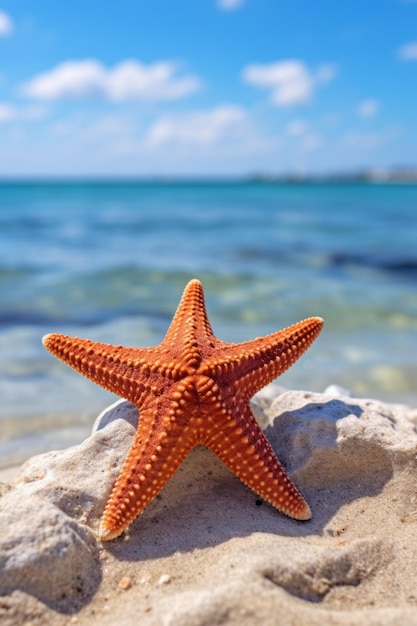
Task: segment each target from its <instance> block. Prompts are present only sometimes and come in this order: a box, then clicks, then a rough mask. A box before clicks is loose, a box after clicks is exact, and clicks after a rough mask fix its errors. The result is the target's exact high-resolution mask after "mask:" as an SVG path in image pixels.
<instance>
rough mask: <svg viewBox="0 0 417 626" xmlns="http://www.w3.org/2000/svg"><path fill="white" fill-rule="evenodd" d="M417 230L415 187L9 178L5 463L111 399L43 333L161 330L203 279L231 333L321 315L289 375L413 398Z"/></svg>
mask: <svg viewBox="0 0 417 626" xmlns="http://www.w3.org/2000/svg"><path fill="white" fill-rule="evenodd" d="M416 233H417V186H411V185H410V186H406V185H401V186H400V185H273V184H271V185H267V184H262V185H261V184H249V183H246V184H244V183H242V184H239V183H233V184H232V183H230V184H226V183H224V184H220V183H219V184H186V183H181V184H180V183H176V184H174V183H173V184H134V183H112V184H103V183H96V184H92V183H91V184H87V183H77V184H75V183H73V184H69V183H67V184H58V183H55V184H28V183H26V184H2V185H0V288H1V292H0V293H1V307H0V393H1V397H2V403H1V406H0V433H1V439H0V465H3V466H5V465H8V464H10V463H13V462H19V461H20V460H22V459H24V458H26V457H27V456H30V455H31V454H33V453H35V452H39V451H42V450H46V449H51V448H54V447H61V446H66V445H68V444H69V443H74V442H77V441H79V440H80V439H82V437H84V436H85V435H86V434H87V433H88V431H89V428H90V426H91V423H92V421H93V418H94V417H95V415H97V413H98V412H99V411H100V410H101V409H102V408H103V407H104V406H106V404H108V403H109V402H110V401H112V400H113V399H114V397H113V396H112V395H111V394H108V393H107V392H105V391H103V390H101V389H99V388H98V387H96V386H95V385H94V384H92V383H90V382H89V381H87V380H85V379H83V378H82V377H80V376H79V375H77V374H75V373H74V372H72V371H71V370H70V369H69V368H67V367H66V366H65V365H63V364H61V363H59V362H58V361H56V360H55V359H54V358H53V357H52V356H51V355H49V354H48V353H46V352H45V351H44V349H43V348H42V345H41V337H42V335H43V334H44V333H46V332H62V333H68V334H73V335H78V336H81V337H89V338H91V339H95V340H98V341H105V342H112V343H124V344H126V345H142V346H145V345H153V344H156V343H159V341H160V340H161V339H162V337H163V335H164V332H165V330H166V329H167V327H168V324H169V321H170V318H171V316H172V314H173V312H174V311H175V308H176V306H177V304H178V300H179V298H180V296H181V293H182V290H183V288H184V286H185V284H186V283H187V281H188V280H189V279H190V278H193V277H198V278H200V280H202V282H203V285H204V287H205V291H206V299H207V306H208V312H209V316H210V320H211V322H212V326H213V329H214V331H215V333H216V334H217V336H218V337H219V338H220V339H223V340H225V341H241V340H246V339H249V338H253V337H256V336H258V335H262V334H267V333H270V332H274V331H275V330H277V329H279V328H281V327H284V326H287V325H289V324H291V323H293V322H295V321H298V320H299V319H302V318H304V317H308V316H310V315H321V316H322V317H324V319H325V330H324V331H323V333H322V335H321V336H320V337H319V339H318V340H317V342H316V344H315V345H314V346H313V347H312V348H311V349H310V350H309V352H308V353H307V355H305V356H304V357H303V358H302V359H301V360H300V361H299V362H298V363H297V364H296V365H295V366H293V368H291V370H290V371H289V372H288V373H286V374H284V375H283V376H282V377H281V379H280V383H281V384H283V385H285V386H287V387H295V388H306V389H311V390H315V391H320V390H322V389H324V388H325V387H326V386H327V385H329V384H331V383H336V384H339V385H342V386H343V387H346V388H348V389H350V390H351V391H352V393H354V394H356V395H361V396H373V397H379V398H382V399H387V400H391V401H403V402H409V403H411V404H415V405H417V389H416V382H415V381H416V380H417V349H416V348H417V246H416V243H415V239H416Z"/></svg>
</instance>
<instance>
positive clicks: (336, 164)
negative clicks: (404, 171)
mask: <svg viewBox="0 0 417 626" xmlns="http://www.w3.org/2000/svg"><path fill="white" fill-rule="evenodd" d="M392 167H417V0H349V1H348V2H343V1H340V0H339V1H336V0H291V1H289V0H118V2H113V1H111V0H109V1H107V2H102V1H98V0H82V1H81V0H72V1H71V3H68V4H67V3H62V2H56V0H38V1H37V2H24V1H23V0H0V177H3V178H7V177H20V176H23V177H26V176H30V177H37V176H40V177H45V176H145V177H146V176H164V177H165V176H166V177H170V176H241V175H243V176H245V175H253V174H267V175H269V174H287V173H291V174H293V173H299V174H305V173H334V172H341V171H356V170H359V169H363V168H372V169H378V170H379V169H382V170H384V169H386V168H392Z"/></svg>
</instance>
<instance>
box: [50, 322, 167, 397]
mask: <svg viewBox="0 0 417 626" xmlns="http://www.w3.org/2000/svg"><path fill="white" fill-rule="evenodd" d="M42 343H43V345H44V346H45V348H46V349H47V350H49V352H51V353H52V354H53V355H54V356H56V357H57V358H58V359H60V360H61V361H63V362H64V363H66V364H67V365H69V366H70V367H72V368H73V369H75V370H76V371H77V372H79V373H80V374H82V375H83V376H86V377H87V378H89V379H90V380H92V381H94V382H95V383H96V384H97V385H100V386H101V387H104V388H105V389H107V390H108V391H112V392H113V393H116V394H117V395H119V396H121V397H123V398H126V399H127V400H130V402H133V403H134V404H140V402H141V399H142V396H143V394H144V392H145V391H146V388H147V387H149V386H151V384H152V378H153V377H155V373H154V372H153V371H152V368H151V367H149V365H147V364H146V357H147V353H148V351H150V350H151V349H149V348H123V347H122V346H112V345H109V344H105V343H98V342H95V341H90V340H89V339H78V337H75V338H74V337H68V336H66V335H59V334H50V335H45V337H44V338H43V339H42Z"/></svg>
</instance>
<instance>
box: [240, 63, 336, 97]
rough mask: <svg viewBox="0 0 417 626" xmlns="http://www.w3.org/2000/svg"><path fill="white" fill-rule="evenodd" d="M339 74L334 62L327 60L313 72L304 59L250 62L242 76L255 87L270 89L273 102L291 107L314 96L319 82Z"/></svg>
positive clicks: (327, 80)
mask: <svg viewBox="0 0 417 626" xmlns="http://www.w3.org/2000/svg"><path fill="white" fill-rule="evenodd" d="M335 74H336V68H335V67H334V66H333V65H330V64H326V65H323V66H321V68H319V69H318V71H317V73H316V74H315V75H314V74H312V73H311V72H310V71H309V69H308V68H307V66H306V65H305V64H304V63H303V62H302V61H297V60H288V61H277V62H275V63H269V64H265V65H261V64H255V63H254V64H251V65H248V66H247V67H245V68H244V70H243V72H242V78H243V80H244V81H246V82H247V83H249V84H250V85H254V86H255V87H260V88H264V89H270V90H271V100H272V102H273V104H275V105H276V106H280V107H291V106H296V105H300V104H305V103H307V102H308V101H309V100H311V98H312V96H313V93H314V88H315V86H316V85H317V84H320V83H327V82H329V81H330V80H332V78H333V77H334V76H335Z"/></svg>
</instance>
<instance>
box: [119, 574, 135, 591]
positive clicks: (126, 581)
mask: <svg viewBox="0 0 417 626" xmlns="http://www.w3.org/2000/svg"><path fill="white" fill-rule="evenodd" d="M131 586H132V579H131V578H130V576H123V578H122V579H121V580H120V581H119V589H123V590H125V589H129V588H130V587H131Z"/></svg>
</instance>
